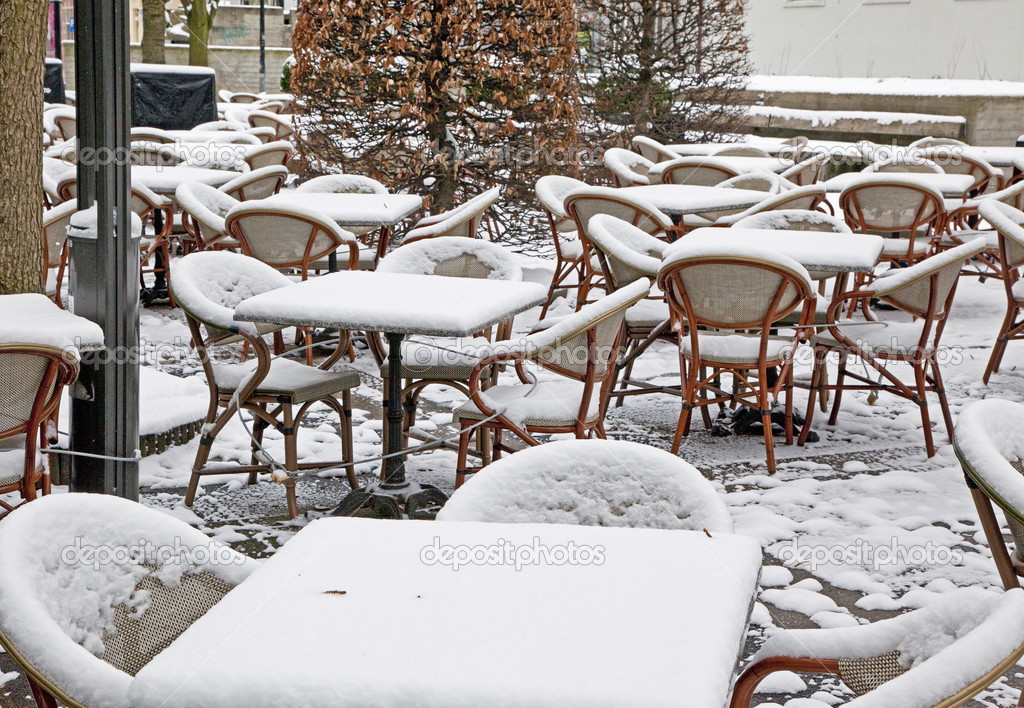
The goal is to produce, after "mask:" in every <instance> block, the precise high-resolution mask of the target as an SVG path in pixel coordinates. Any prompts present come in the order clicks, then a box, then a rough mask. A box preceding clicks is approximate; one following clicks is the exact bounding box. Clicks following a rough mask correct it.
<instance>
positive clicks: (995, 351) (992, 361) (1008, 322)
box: [981, 305, 1019, 386]
mask: <svg viewBox="0 0 1024 708" xmlns="http://www.w3.org/2000/svg"><path fill="white" fill-rule="evenodd" d="M1018 311H1019V309H1018V308H1017V307H1015V306H1013V305H1011V306H1010V307H1009V308H1008V309H1007V312H1006V317H1005V318H1004V319H1003V324H1002V326H1001V327H1000V328H999V336H998V337H996V343H995V345H993V347H992V356H991V357H989V360H988V366H987V367H986V368H985V375H984V376H983V377H982V379H981V380H982V381H983V382H984V383H985V385H986V386H987V385H988V380H989V378H991V376H992V374H994V373H995V372H997V371H999V365H1000V364H1001V363H1002V361H1003V354H1005V353H1006V345H1007V344H1008V343H1009V334H1010V332H1011V331H1012V330H1013V324H1014V320H1015V319H1016V317H1017V312H1018Z"/></svg>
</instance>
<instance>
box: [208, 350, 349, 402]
mask: <svg viewBox="0 0 1024 708" xmlns="http://www.w3.org/2000/svg"><path fill="white" fill-rule="evenodd" d="M257 365H258V362H257V361H249V362H246V363H244V364H214V365H213V377H214V381H215V382H216V384H217V388H218V389H220V390H221V392H223V393H230V392H232V391H234V390H235V389H237V388H238V387H239V386H240V385H242V383H243V382H244V381H245V380H246V379H247V378H248V377H249V375H250V374H252V372H253V371H254V370H255V369H256V367H257ZM358 385H359V375H358V374H357V373H355V372H354V371H324V370H323V369H317V368H314V367H312V366H306V365H305V364H301V363H299V362H297V361H292V360H291V359H274V360H273V362H272V363H271V366H270V373H268V374H267V377H266V378H265V379H264V380H263V381H262V382H261V383H260V386H259V388H257V389H256V391H255V393H254V394H253V395H254V396H257V397H264V396H266V397H272V398H277V399H279V400H282V401H285V402H287V403H292V404H298V403H305V402H306V401H316V400H319V399H321V398H324V397H326V396H330V395H331V394H334V393H339V392H341V391H345V390H348V389H352V388H355V387H357V386H358Z"/></svg>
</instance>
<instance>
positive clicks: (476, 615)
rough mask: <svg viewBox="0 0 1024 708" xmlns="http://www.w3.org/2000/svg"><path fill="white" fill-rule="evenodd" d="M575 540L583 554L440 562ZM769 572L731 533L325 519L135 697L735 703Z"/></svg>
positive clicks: (221, 608) (156, 702) (263, 701)
mask: <svg viewBox="0 0 1024 708" xmlns="http://www.w3.org/2000/svg"><path fill="white" fill-rule="evenodd" d="M569 544H574V545H575V547H576V548H577V549H581V548H582V547H587V550H586V551H584V552H580V553H579V554H578V561H576V562H574V563H566V562H562V563H557V562H556V563H547V564H525V565H522V566H521V567H520V569H518V570H517V569H516V567H515V565H514V561H513V562H508V563H500V562H498V563H492V564H488V565H484V564H476V565H473V564H468V565H463V566H461V567H459V569H458V570H454V569H453V567H452V565H451V564H450V563H448V564H445V563H442V562H437V557H438V556H439V555H440V552H443V549H445V548H447V547H452V548H454V549H461V548H467V550H468V549H469V548H473V547H479V546H484V547H489V548H495V549H499V548H504V549H508V550H510V551H511V553H510V554H509V555H510V556H512V557H514V554H516V553H523V554H524V555H525V553H528V552H529V553H532V552H533V551H528V550H527V547H529V548H530V549H533V548H539V549H540V550H539V551H538V555H539V553H541V552H544V551H545V549H547V552H553V553H559V554H562V553H564V552H565V551H566V550H567V549H568V548H569V547H570V546H569ZM434 548H440V549H442V550H441V551H440V552H439V551H434V550H433V549H434ZM556 549H561V550H556ZM590 551H595V552H598V553H600V555H601V561H600V562H596V561H595V562H590V563H584V562H580V561H583V560H585V559H587V560H588V559H589V558H590V557H591V556H590ZM497 553H500V551H498V552H497ZM760 567H761V549H760V548H759V547H758V545H757V543H756V542H755V541H754V540H753V539H749V538H745V537H741V536H735V535H731V534H717V533H716V534H715V537H714V538H709V537H708V536H707V535H705V534H704V533H703V532H692V531H661V530H651V529H629V528H601V527H583V526H569V525H557V526H556V525H546V524H485V523H457V522H447V523H445V522H436V523H431V522H415V521H378V520H371V519H346V518H329V519H321V520H318V521H314V522H313V523H311V524H310V525H309V526H308V527H307V528H305V529H303V530H302V531H300V532H299V533H298V534H297V535H296V536H295V537H294V538H293V539H292V540H291V541H289V542H288V543H287V544H286V545H285V546H284V547H283V548H282V549H281V550H280V551H278V552H277V553H276V554H274V556H272V557H271V558H270V559H268V560H267V561H265V562H264V564H263V566H262V567H261V568H259V569H257V570H256V571H255V572H254V573H253V574H252V575H251V576H250V577H249V578H248V579H247V580H245V581H244V582H243V583H242V584H241V585H239V586H238V587H237V588H235V589H234V590H232V591H231V592H230V593H229V594H228V595H227V596H226V597H225V598H224V599H223V600H221V601H220V603H218V604H217V605H216V606H214V607H213V609H211V610H210V611H209V612H208V613H207V614H206V615H205V616H204V617H202V618H200V619H199V621H197V622H196V623H195V624H194V625H192V627H190V628H189V629H188V630H187V631H186V632H185V633H184V634H183V635H182V636H181V637H180V638H179V639H178V640H177V641H175V642H174V643H173V644H172V645H171V646H170V647H168V648H167V649H165V650H164V651H163V652H161V653H160V654H159V655H158V656H157V657H156V658H155V659H154V660H153V661H152V662H150V663H149V664H148V665H147V666H146V667H145V668H143V669H142V671H140V672H139V674H138V677H137V678H136V679H135V681H134V682H133V683H132V685H131V687H130V688H129V696H128V698H129V705H131V706H134V707H136V708H157V707H158V706H159V707H161V708H176V707H181V708H184V707H188V708H192V707H193V706H199V705H209V706H219V707H220V708H233V707H235V706H237V707H238V708H243V707H244V708H263V707H266V708H271V707H276V706H281V705H292V704H299V703H301V704H302V705H304V706H311V707H318V706H369V705H373V706H403V707H404V706H412V705H415V706H419V707H421V708H425V707H428V706H445V707H446V708H447V707H456V708H458V707H465V708H476V707H477V706H489V707H495V708H498V707H501V706H551V707H553V708H554V707H558V708H563V707H565V706H578V707H580V708H582V707H583V706H587V707H588V708H590V707H598V706H626V705H635V706H680V705H685V706H694V707H697V706H699V707H700V708H720V707H721V706H724V705H725V703H726V701H727V699H728V696H729V690H730V684H731V681H732V678H733V671H734V667H735V665H736V663H737V655H738V653H739V652H740V650H741V649H742V646H743V639H744V633H745V630H746V625H747V620H748V616H749V611H750V607H751V604H752V600H753V597H754V595H755V593H756V590H757V580H758V575H759V573H760ZM342 592H343V593H344V594H338V593H342Z"/></svg>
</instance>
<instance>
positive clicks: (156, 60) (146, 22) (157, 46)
mask: <svg viewBox="0 0 1024 708" xmlns="http://www.w3.org/2000/svg"><path fill="white" fill-rule="evenodd" d="M164 5H165V0H142V61H144V62H145V63H147V64H164V63H166V60H165V59H164V37H165V35H166V33H167V20H166V19H165V17H164Z"/></svg>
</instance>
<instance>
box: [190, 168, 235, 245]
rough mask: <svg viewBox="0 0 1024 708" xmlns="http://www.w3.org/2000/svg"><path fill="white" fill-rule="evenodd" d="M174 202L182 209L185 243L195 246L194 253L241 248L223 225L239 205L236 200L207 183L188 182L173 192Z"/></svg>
mask: <svg viewBox="0 0 1024 708" xmlns="http://www.w3.org/2000/svg"><path fill="white" fill-rule="evenodd" d="M174 200H175V201H176V202H177V204H178V208H179V209H181V223H182V226H183V227H184V228H185V232H186V234H187V239H185V241H187V242H190V244H194V245H195V249H194V250H199V251H203V250H206V249H237V248H240V245H239V243H238V241H237V240H235V239H234V238H232V237H231V236H230V235H228V232H227V226H226V225H225V223H224V218H225V217H226V216H227V215H228V212H229V211H231V210H232V209H233V208H234V207H236V206H238V204H239V203H240V202H239V201H238V200H237V199H235V198H234V197H231V196H229V195H227V194H225V193H224V192H222V191H221V190H219V189H215V188H214V187H211V186H210V185H208V184H201V183H199V182H185V183H184V184H181V185H178V188H177V189H176V190H175V191H174ZM188 250H193V249H191V248H190V249H188Z"/></svg>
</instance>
